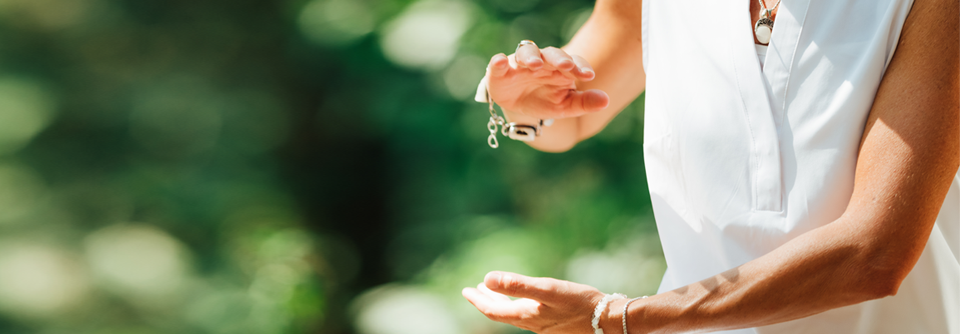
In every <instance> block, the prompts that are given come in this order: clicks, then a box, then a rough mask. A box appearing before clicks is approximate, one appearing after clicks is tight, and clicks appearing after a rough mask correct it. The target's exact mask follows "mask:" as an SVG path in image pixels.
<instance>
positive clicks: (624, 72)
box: [490, 0, 646, 152]
mask: <svg viewBox="0 0 960 334" xmlns="http://www.w3.org/2000/svg"><path fill="white" fill-rule="evenodd" d="M640 4H641V2H640V1H638V0H599V1H597V3H596V6H595V8H594V11H593V14H592V15H591V16H590V19H589V20H588V21H587V22H586V23H585V24H584V25H583V27H582V28H580V30H579V31H578V32H577V34H576V35H575V36H574V37H573V39H572V40H571V41H570V43H569V44H567V46H564V47H563V48H562V51H564V52H557V51H561V50H557V49H554V48H546V49H544V50H543V51H542V52H541V51H540V50H538V49H537V48H536V47H532V46H530V47H524V48H521V49H520V50H519V51H518V52H517V55H516V56H514V55H511V56H510V58H511V59H510V61H509V63H510V64H511V65H512V66H514V67H517V66H519V67H521V68H529V69H537V70H540V72H541V73H542V72H544V71H550V70H556V69H558V68H563V69H566V66H565V65H563V64H562V63H561V62H564V61H571V62H576V63H577V65H581V66H583V65H585V66H586V67H587V68H588V69H590V70H592V71H595V73H596V75H595V77H594V76H593V75H592V74H591V75H590V76H580V75H576V74H578V73H574V75H569V76H568V77H571V78H576V79H577V80H576V82H575V88H574V91H587V90H599V91H603V92H605V93H606V94H607V95H608V96H609V105H608V106H607V107H606V108H604V109H602V110H600V111H595V112H590V113H585V114H582V115H577V116H575V117H569V118H561V117H563V115H557V116H556V117H550V114H537V111H531V110H530V109H531V108H530V107H524V106H522V105H521V104H519V103H511V102H513V101H502V99H500V98H498V94H497V93H498V92H497V91H496V90H497V88H501V87H505V86H508V85H511V84H512V82H510V80H498V79H496V78H493V77H492V78H491V81H490V85H491V93H492V94H493V95H494V101H497V103H500V104H501V107H503V109H504V111H505V113H506V115H507V118H508V119H510V120H511V121H514V122H519V123H528V124H535V123H536V122H537V121H538V119H539V118H554V119H555V122H554V124H553V126H550V127H545V128H544V130H543V133H542V135H541V136H540V137H538V138H537V139H536V140H535V141H533V142H529V144H530V146H531V147H533V148H536V149H538V150H542V151H549V152H561V151H566V150H569V149H570V148H571V147H573V146H574V145H576V144H577V143H578V142H579V141H581V140H584V139H587V138H589V137H591V136H593V135H595V134H597V133H598V132H600V130H602V129H603V128H604V127H605V126H606V125H607V123H608V122H610V120H612V119H613V118H614V117H615V116H616V115H617V114H618V113H620V111H621V110H623V108H624V107H626V106H627V105H628V104H630V102H632V101H633V100H634V99H636V97H637V96H639V95H640V93H641V92H643V89H644V84H645V81H646V76H645V75H644V73H643V66H642V63H641V58H642V53H641V43H640ZM570 55H573V57H571V56H570ZM498 56H499V55H498ZM578 57H581V58H582V59H578ZM505 58H506V57H504V59H501V58H499V57H497V56H495V57H494V58H493V59H492V60H491V67H493V66H496V65H497V64H498V63H499V64H500V65H501V66H502V65H505V64H507V62H508V61H507V60H506V59H505ZM527 59H533V61H532V62H530V61H526V60H527ZM538 61H539V63H537V62H538ZM574 71H575V70H574ZM585 78H586V79H585ZM497 86H500V87H497ZM512 89H513V90H517V91H518V90H522V89H519V88H512ZM500 95H505V94H500ZM571 97H573V95H565V96H563V97H562V99H564V100H563V101H564V102H567V100H574V101H573V103H583V102H582V100H576V99H573V98H571ZM587 98H589V96H588V97H587ZM506 100H509V98H507V99H506ZM586 103H590V101H587V102H586ZM588 109H589V107H588Z"/></svg>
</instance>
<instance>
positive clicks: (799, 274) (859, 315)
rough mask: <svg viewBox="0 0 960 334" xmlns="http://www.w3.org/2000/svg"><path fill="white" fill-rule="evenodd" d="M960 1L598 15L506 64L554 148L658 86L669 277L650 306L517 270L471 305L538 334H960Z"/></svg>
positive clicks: (493, 281)
mask: <svg viewBox="0 0 960 334" xmlns="http://www.w3.org/2000/svg"><path fill="white" fill-rule="evenodd" d="M958 7H960V5H958V1H957V0H915V1H908V0H869V1H867V0H842V1H811V0H785V1H783V3H782V4H778V3H777V1H776V0H760V1H758V0H750V2H749V6H748V1H747V0H738V1H716V0H691V1H675V0H644V1H643V2H642V4H641V2H640V1H638V0H599V1H597V4H596V8H595V10H594V13H593V15H592V16H591V18H590V20H589V21H588V22H587V23H586V24H585V25H584V26H583V28H581V29H580V31H579V32H578V33H577V35H576V36H575V37H574V38H573V40H572V41H571V42H570V43H569V45H567V46H565V47H563V48H562V49H557V48H551V47H548V48H544V49H539V48H538V47H537V46H536V45H535V44H532V43H524V44H522V45H520V46H519V47H518V49H517V51H516V53H515V54H513V55H510V56H505V55H503V54H499V55H496V56H494V57H493V58H492V59H491V61H490V64H489V65H488V71H487V77H486V78H485V82H487V83H488V87H489V96H490V97H491V98H492V99H493V101H495V102H496V103H497V104H499V105H500V106H501V107H502V108H503V110H504V113H505V114H506V116H507V118H508V119H509V121H512V122H515V123H518V124H531V125H536V124H540V122H541V120H543V119H555V122H554V123H553V125H552V126H549V127H543V128H542V130H541V131H540V133H539V136H537V137H536V139H535V140H533V141H531V142H529V144H530V146H532V147H534V148H536V149H540V150H543V151H553V152H560V151H564V150H567V149H569V148H570V147H572V146H573V145H575V144H576V143H577V142H579V141H581V140H583V139H586V138H589V137H590V136H592V135H594V134H596V133H597V132H599V131H600V130H601V129H602V128H603V127H604V126H605V125H606V123H607V122H609V121H610V120H611V119H613V117H614V116H615V115H616V114H617V113H618V112H619V111H620V110H621V109H622V108H623V107H624V106H626V105H627V104H628V103H629V102H630V101H632V100H633V99H634V98H636V97H637V96H638V95H639V94H640V93H641V92H643V91H644V90H646V92H647V93H646V105H645V112H646V114H645V122H644V126H645V128H644V155H645V162H646V171H647V178H648V181H649V186H650V191H651V198H652V201H653V206H654V213H655V216H656V220H657V225H658V230H659V232H660V237H661V241H662V244H663V247H664V255H665V257H666V260H667V265H668V270H667V273H666V274H665V275H664V279H663V282H662V285H661V288H660V291H659V292H660V293H659V294H657V295H655V296H650V297H649V298H643V299H638V300H627V299H624V298H620V299H617V298H611V297H610V296H609V295H605V294H604V293H602V292H600V291H597V290H596V289H594V288H591V287H589V286H585V285H581V284H576V283H572V282H565V281H560V280H555V279H550V278H531V277H525V276H522V275H519V274H514V273H503V272H491V273H489V274H488V275H487V276H486V277H485V278H484V283H481V284H480V286H478V288H476V289H474V288H466V289H464V291H463V295H464V297H466V298H467V299H468V300H469V301H470V302H471V303H473V304H474V305H475V306H476V307H477V308H478V309H479V310H480V311H481V312H483V313H484V314H485V315H486V316H487V317H489V318H490V319H493V320H496V321H500V322H505V323H508V324H512V325H515V326H517V327H520V328H523V329H528V330H532V331H535V332H538V333H591V332H594V331H595V328H596V329H599V330H601V331H602V332H603V333H606V334H616V333H622V332H623V331H624V329H627V331H628V332H629V333H675V332H691V331H696V332H705V331H724V330H730V331H731V332H735V333H960V319H958V318H960V302H958V300H960V262H957V259H958V258H960V252H958V241H957V237H958V235H957V234H958V227H957V226H958V225H960V222H958V220H960V218H958V216H957V207H958V206H960V199H958V197H957V196H958V194H957V192H958V188H960V177H958V176H957V169H958V165H960V110H958V109H960V107H958V105H960V55H958V53H960V51H958V38H960V33H958V31H960V28H958V17H960V13H958ZM762 19H768V20H769V21H772V22H773V23H770V22H767V21H762ZM748 20H749V21H748ZM769 26H773V27H774V28H772V36H770V37H769V45H768V46H764V44H766V43H761V42H767V36H766V35H765V34H764V33H765V32H766V31H765V30H764V29H767V28H769ZM751 31H752V32H753V35H754V37H753V38H752V39H751V38H750V37H749V36H750V35H749V34H751ZM751 40H752V41H753V43H750V42H751ZM757 45H760V46H757ZM948 192H949V194H948ZM945 197H947V198H948V199H947V200H946V202H945V201H944V198H945ZM941 204H943V205H942V207H941ZM938 214H939V218H938ZM507 296H514V297H520V298H521V299H517V300H515V301H511V299H509V298H508V297H507ZM594 311H597V313H596V315H597V317H596V318H597V319H596V320H598V321H596V322H594V323H593V324H592V323H591V321H592V320H593V318H592V316H593V314H594ZM594 324H595V325H594ZM596 332H597V333H599V332H600V331H596Z"/></svg>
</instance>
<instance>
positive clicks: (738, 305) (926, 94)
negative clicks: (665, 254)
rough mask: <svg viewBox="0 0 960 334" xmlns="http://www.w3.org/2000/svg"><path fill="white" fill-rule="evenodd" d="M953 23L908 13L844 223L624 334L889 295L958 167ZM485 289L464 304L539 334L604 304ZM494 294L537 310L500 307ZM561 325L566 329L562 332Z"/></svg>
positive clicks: (637, 307) (696, 292) (762, 317)
mask: <svg viewBox="0 0 960 334" xmlns="http://www.w3.org/2000/svg"><path fill="white" fill-rule="evenodd" d="M958 17H960V11H958V1H957V0H917V1H916V2H915V3H914V6H913V9H912V10H911V13H910V14H909V16H908V17H907V20H906V22H905V23H904V28H903V31H902V32H901V38H900V44H899V46H898V48H897V51H896V54H895V55H894V57H893V60H892V61H891V63H890V65H889V67H888V68H887V71H886V73H885V74H884V77H883V80H882V82H881V84H880V87H879V90H878V92H877V96H876V98H875V100H874V105H873V107H872V109H871V111H870V116H869V118H868V121H867V124H866V128H865V131H864V134H863V138H862V141H861V147H860V152H859V158H858V163H857V169H856V176H855V181H854V182H855V184H854V192H853V195H852V196H851V199H850V202H849V204H848V207H847V209H846V211H845V212H844V214H843V215H842V216H841V217H840V218H839V219H837V220H836V221H834V222H832V223H830V224H827V225H825V226H822V227H820V228H817V229H814V230H812V231H810V232H808V233H805V234H803V235H801V236H799V237H797V238H796V239H794V240H791V241H790V242H788V243H786V244H784V245H783V246H781V247H779V248H777V249H776V250H774V251H773V252H771V253H769V254H767V255H764V256H762V257H760V258H758V259H756V260H753V261H750V262H748V263H746V264H744V265H742V266H740V267H738V268H735V269H733V270H730V271H727V272H725V273H721V274H719V275H717V276H714V277H712V278H709V279H706V280H703V281H701V282H699V283H695V284H691V285H688V286H686V287H683V288H680V289H677V290H674V291H671V292H667V293H662V294H659V295H656V296H653V297H650V298H647V299H643V300H640V301H637V302H634V303H633V304H631V305H630V310H629V314H628V318H627V320H628V322H629V326H628V327H629V328H630V329H631V332H635V333H674V332H690V331H715V330H724V329H734V328H745V327H755V326H762V325H769V324H774V323H779V322H784V321H789V320H793V319H798V318H803V317H806V316H810V315H813V314H816V313H820V312H824V311H827V310H830V309H834V308H838V307H842V306H846V305H851V304H856V303H860V302H863V301H867V300H871V299H877V298H882V297H886V296H890V295H893V294H896V292H897V290H898V288H899V285H900V283H901V282H902V281H903V279H904V278H905V277H906V276H907V274H908V273H909V272H910V270H912V268H913V266H914V264H915V263H916V261H917V260H918V258H919V257H920V254H921V253H922V251H923V249H924V247H925V245H926V242H927V239H928V238H929V235H930V232H931V230H932V228H933V224H934V221H935V219H936V216H937V213H938V211H939V209H940V206H941V204H942V202H943V199H944V197H945V196H946V193H947V189H948V187H949V186H950V182H951V179H952V177H953V175H955V174H956V173H957V168H958V165H960V50H958V43H957V40H958V37H960V25H958ZM929 41H942V42H940V43H930V42H929ZM485 287H489V288H490V289H492V290H493V291H495V292H493V291H491V292H487V293H485V292H484V290H483V289H481V290H476V291H478V292H479V293H474V291H470V290H465V291H464V295H465V296H467V298H468V299H471V301H472V302H474V304H475V305H477V307H478V308H479V309H480V310H481V311H484V313H485V314H486V315H487V316H488V317H491V318H493V319H495V320H499V321H503V322H507V323H512V324H515V325H518V326H520V327H523V328H530V329H534V330H535V331H539V332H541V333H544V332H546V333H575V332H582V333H586V332H589V327H588V326H589V325H587V324H585V323H583V322H584V321H585V320H584V318H585V317H586V316H580V315H579V314H581V313H580V312H585V311H584V310H585V309H586V310H587V312H588V311H589V308H590V305H595V303H596V301H597V300H599V299H600V298H601V297H602V294H601V293H600V292H598V291H596V290H595V289H592V288H590V287H587V286H584V285H580V284H575V283H570V282H564V281H558V280H553V279H548V278H528V277H523V276H520V275H515V274H503V273H493V274H491V275H488V277H487V278H486V280H485ZM497 293H502V294H509V295H514V296H520V297H525V298H528V299H525V300H534V301H536V303H537V304H535V305H536V307H535V308H523V307H520V306H522V303H514V304H515V305H513V306H508V305H507V303H508V302H506V301H503V300H502V299H499V300H500V302H499V303H497V302H496V301H497V300H498V299H497V298H499V297H498V295H497ZM521 300H524V299H521ZM783 301H789V303H786V302H783ZM526 303H529V302H526ZM623 303H624V301H623V300H620V301H615V302H613V303H611V305H610V309H611V310H619V309H622V307H623ZM509 307H513V309H510V308H509ZM531 319H536V321H533V320H531ZM562 319H572V320H571V321H570V322H569V324H568V325H567V327H558V326H557V325H556V324H557V323H564V324H566V322H561V320H562ZM544 320H545V321H544ZM621 320H622V319H621V317H620V314H619V312H609V313H607V314H606V315H605V317H604V318H603V319H602V322H601V327H602V328H603V329H604V332H605V333H620V332H621V326H620V322H621Z"/></svg>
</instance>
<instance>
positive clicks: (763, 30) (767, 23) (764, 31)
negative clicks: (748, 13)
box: [753, 16, 773, 45]
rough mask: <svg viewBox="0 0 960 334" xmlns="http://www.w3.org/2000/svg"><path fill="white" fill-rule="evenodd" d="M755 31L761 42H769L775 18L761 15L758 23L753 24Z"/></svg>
mask: <svg viewBox="0 0 960 334" xmlns="http://www.w3.org/2000/svg"><path fill="white" fill-rule="evenodd" d="M753 33H754V34H756V36H757V41H758V42H760V44H764V45H766V44H769V43H770V35H771V34H773V20H771V19H769V18H767V17H765V16H764V17H761V18H760V19H759V20H757V24H755V25H754V26H753Z"/></svg>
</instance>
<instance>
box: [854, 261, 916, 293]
mask: <svg viewBox="0 0 960 334" xmlns="http://www.w3.org/2000/svg"><path fill="white" fill-rule="evenodd" d="M892 260H893V259H890V260H887V261H884V260H874V261H871V263H869V264H868V265H867V268H868V269H866V270H864V272H863V274H862V276H861V279H860V280H859V281H860V282H859V286H860V287H861V292H862V293H863V295H864V296H865V297H866V298H864V299H865V301H866V300H873V299H880V298H885V297H891V296H895V295H896V294H897V291H898V290H900V284H901V283H903V280H904V279H905V278H906V277H907V274H908V273H910V270H912V269H913V264H914V262H915V261H904V260H902V259H896V260H897V261H892Z"/></svg>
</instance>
